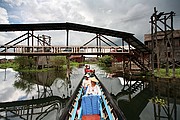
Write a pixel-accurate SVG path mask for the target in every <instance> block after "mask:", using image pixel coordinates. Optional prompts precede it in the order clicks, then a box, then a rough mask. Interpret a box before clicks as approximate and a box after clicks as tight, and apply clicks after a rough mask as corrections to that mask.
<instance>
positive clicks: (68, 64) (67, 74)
mask: <svg viewBox="0 0 180 120" xmlns="http://www.w3.org/2000/svg"><path fill="white" fill-rule="evenodd" d="M69 57H70V55H67V56H66V65H67V70H66V79H67V81H69V80H70V60H69Z"/></svg>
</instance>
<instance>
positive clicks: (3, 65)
mask: <svg viewBox="0 0 180 120" xmlns="http://www.w3.org/2000/svg"><path fill="white" fill-rule="evenodd" d="M83 65H84V63H78V62H70V68H71V69H72V68H74V67H79V66H83ZM7 68H12V69H13V70H14V71H19V72H46V71H49V70H56V68H55V67H49V68H48V67H45V68H41V69H38V68H34V67H31V68H23V69H22V68H21V69H20V68H19V65H18V64H17V63H15V62H6V63H1V64H0V69H7ZM66 68H67V65H62V66H61V67H60V68H59V69H58V70H66Z"/></svg>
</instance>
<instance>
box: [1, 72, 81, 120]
mask: <svg viewBox="0 0 180 120" xmlns="http://www.w3.org/2000/svg"><path fill="white" fill-rule="evenodd" d="M72 72H73V71H72ZM77 74H78V75H77ZM79 74H80V73H78V71H76V74H75V76H76V79H77V76H79ZM0 75H2V76H5V77H6V81H4V79H3V78H2V81H3V82H2V84H1V85H0V90H1V92H0V101H1V103H0V119H15V120H16V119H17V120H19V119H27V120H34V119H47V120H48V119H52V120H56V119H58V118H59V116H60V115H61V112H62V110H63V108H64V107H65V105H66V102H67V101H68V99H69V97H70V96H71V95H72V93H73V90H74V89H75V88H76V84H74V83H75V82H76V83H79V81H77V80H76V81H74V80H73V79H72V80H71V81H67V80H66V79H65V78H66V73H65V72H64V71H59V72H57V71H48V72H34V73H32V72H31V73H27V72H15V71H13V70H12V69H7V70H6V73H4V70H0ZM80 76H81V77H82V74H81V75H80ZM72 78H74V75H72ZM79 80H80V79H79ZM71 83H73V85H71Z"/></svg>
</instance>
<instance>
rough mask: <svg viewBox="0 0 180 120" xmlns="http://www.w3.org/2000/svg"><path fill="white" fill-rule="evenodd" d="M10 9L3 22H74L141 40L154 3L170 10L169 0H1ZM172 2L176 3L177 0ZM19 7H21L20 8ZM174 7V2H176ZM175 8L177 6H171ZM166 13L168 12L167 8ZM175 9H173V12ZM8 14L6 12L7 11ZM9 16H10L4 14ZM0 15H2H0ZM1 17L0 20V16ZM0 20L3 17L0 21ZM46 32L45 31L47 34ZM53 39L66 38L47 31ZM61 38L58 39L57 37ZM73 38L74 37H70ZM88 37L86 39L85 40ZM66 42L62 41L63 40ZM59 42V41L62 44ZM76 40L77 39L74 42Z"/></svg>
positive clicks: (158, 6) (147, 26) (76, 37)
mask: <svg viewBox="0 0 180 120" xmlns="http://www.w3.org/2000/svg"><path fill="white" fill-rule="evenodd" d="M4 1H5V2H6V3H8V4H9V5H10V6H11V7H12V9H11V10H8V13H9V14H6V17H2V18H4V21H5V20H6V22H4V21H3V23H8V18H9V19H11V20H12V21H11V23H15V22H16V21H18V20H19V21H20V23H43V22H59V23H61V22H63V23H64V22H75V23H80V24H86V25H92V26H97V27H103V28H110V29H115V30H119V31H125V32H130V33H134V34H135V36H137V37H138V38H140V39H141V40H142V38H143V36H144V34H145V33H147V32H149V30H150V27H149V26H150V24H149V19H150V16H151V15H152V13H153V7H154V6H157V9H158V8H160V9H161V10H160V11H162V10H164V11H166V10H170V9H172V10H173V7H172V6H173V5H174V4H175V3H171V2H170V3H171V4H173V5H171V4H170V5H169V6H168V3H169V1H168V0H163V1H165V2H162V0H159V1H156V0H152V1H144V0H138V1H132V0H131V1H129V0H113V1H110V0H98V1H97V0H68V1H67V0H51V1H49V0H4ZM175 2H177V3H179V2H178V0H175ZM19 6H20V7H19ZM176 6H177V5H176ZM174 9H175V10H178V9H177V7H176V8H174ZM13 10H14V11H15V12H12V11H13ZM166 12H167V11H166ZM175 12H176V11H175ZM6 13H7V11H6ZM7 15H9V16H7ZM1 16H2V14H1ZM4 16H5V15H4ZM2 18H0V19H2ZM13 20H15V22H13ZM1 21H2V20H1ZM47 34H48V33H47ZM49 34H50V35H52V38H56V40H57V41H53V42H54V43H58V42H59V40H58V39H62V37H63V39H65V37H64V36H63V35H62V34H64V33H62V34H61V35H60V36H58V35H59V34H58V33H54V34H53V33H52V32H51V33H49ZM71 35H72V36H73V37H74V39H76V40H77V39H78V38H79V39H81V41H82V39H83V38H82V37H85V36H86V35H79V36H78V35H77V36H75V35H74V33H72V34H71ZM60 37H61V38H60ZM72 39H73V38H72ZM88 40H89V39H88ZM64 41H65V40H64ZM64 41H62V43H65V42H64ZM75 43H77V42H75Z"/></svg>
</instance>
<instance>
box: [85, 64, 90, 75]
mask: <svg viewBox="0 0 180 120" xmlns="http://www.w3.org/2000/svg"><path fill="white" fill-rule="evenodd" d="M89 69H90V66H89V65H85V68H84V72H85V74H86V73H87V72H88V70H89Z"/></svg>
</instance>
